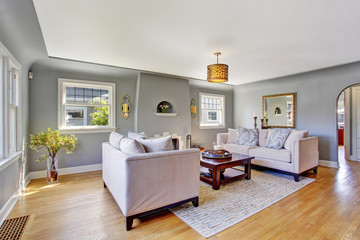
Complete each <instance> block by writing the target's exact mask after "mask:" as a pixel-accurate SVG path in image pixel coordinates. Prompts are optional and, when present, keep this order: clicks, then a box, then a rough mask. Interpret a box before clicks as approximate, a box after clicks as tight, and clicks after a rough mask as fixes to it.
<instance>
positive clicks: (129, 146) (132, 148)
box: [120, 137, 146, 154]
mask: <svg viewBox="0 0 360 240" xmlns="http://www.w3.org/2000/svg"><path fill="white" fill-rule="evenodd" d="M120 150H121V151H122V152H124V153H126V154H137V153H146V151H145V149H144V147H143V145H142V144H141V143H139V142H138V141H136V140H135V139H131V138H127V137H124V138H123V139H121V141H120Z"/></svg>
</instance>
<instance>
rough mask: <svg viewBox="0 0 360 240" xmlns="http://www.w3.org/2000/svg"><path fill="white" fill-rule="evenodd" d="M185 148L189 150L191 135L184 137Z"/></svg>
mask: <svg viewBox="0 0 360 240" xmlns="http://www.w3.org/2000/svg"><path fill="white" fill-rule="evenodd" d="M186 148H191V134H188V135H186Z"/></svg>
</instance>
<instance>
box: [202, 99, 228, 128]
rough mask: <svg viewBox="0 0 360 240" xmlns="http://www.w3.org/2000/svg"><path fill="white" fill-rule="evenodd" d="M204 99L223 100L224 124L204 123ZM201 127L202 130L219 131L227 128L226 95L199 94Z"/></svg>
mask: <svg viewBox="0 0 360 240" xmlns="http://www.w3.org/2000/svg"><path fill="white" fill-rule="evenodd" d="M202 97H210V98H214V97H215V98H220V99H221V113H220V114H221V119H222V122H221V123H220V124H218V123H203V122H202V117H203V116H202V112H203V109H202V102H201V99H202ZM198 102H199V109H200V111H199V127H200V129H217V128H225V95H220V94H212V93H202V92H200V93H199V101H198Z"/></svg>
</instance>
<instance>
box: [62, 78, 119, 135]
mask: <svg viewBox="0 0 360 240" xmlns="http://www.w3.org/2000/svg"><path fill="white" fill-rule="evenodd" d="M69 86H71V87H83V88H101V89H106V90H108V91H109V105H108V106H109V115H110V116H109V126H66V124H65V123H66V119H65V117H66V111H65V107H66V106H70V107H71V106H81V104H80V103H74V104H72V103H66V87H69ZM115 91H116V85H115V83H109V82H97V81H85V80H75V79H65V78H58V129H59V133H62V134H69V133H70V134H71V133H100V132H112V131H115V130H116V126H115V123H116V111H115V109H116V98H115V96H116V92H115Z"/></svg>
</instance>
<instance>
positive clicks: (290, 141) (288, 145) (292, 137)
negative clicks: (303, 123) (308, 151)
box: [284, 130, 309, 152]
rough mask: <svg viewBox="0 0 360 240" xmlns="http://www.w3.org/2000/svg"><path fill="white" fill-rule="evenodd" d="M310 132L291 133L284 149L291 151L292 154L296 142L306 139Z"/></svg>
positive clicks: (295, 131)
mask: <svg viewBox="0 0 360 240" xmlns="http://www.w3.org/2000/svg"><path fill="white" fill-rule="evenodd" d="M308 132H309V131H306V130H294V131H291V133H290V135H289V136H288V138H287V139H286V142H285V145H284V148H285V149H287V150H289V151H290V152H292V151H293V146H294V142H296V141H297V140H299V139H300V138H304V137H305V136H307V135H308Z"/></svg>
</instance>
